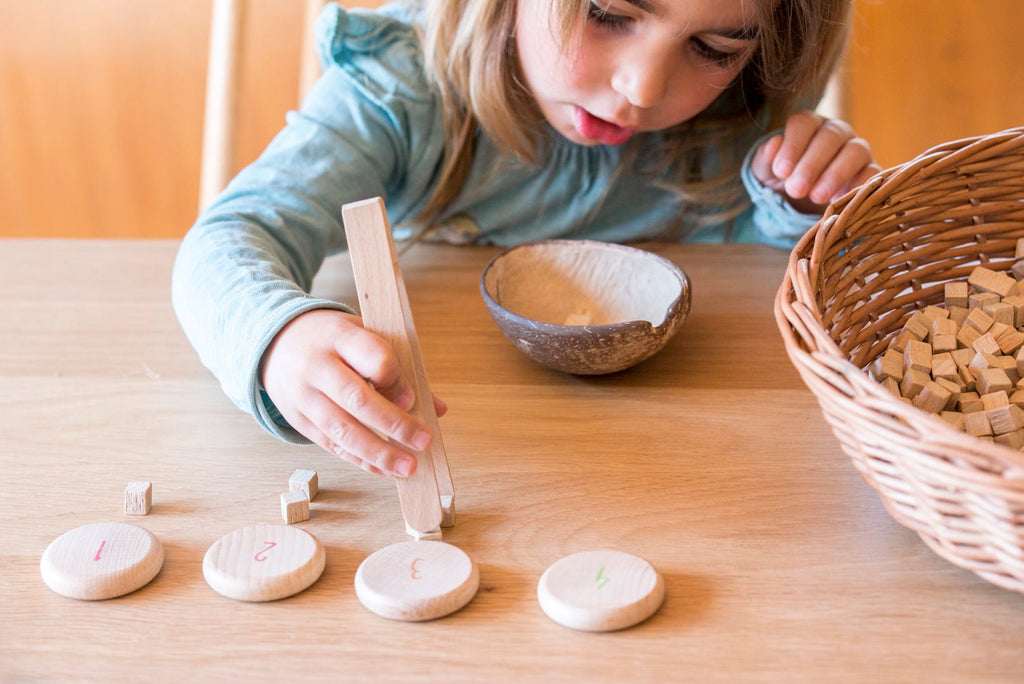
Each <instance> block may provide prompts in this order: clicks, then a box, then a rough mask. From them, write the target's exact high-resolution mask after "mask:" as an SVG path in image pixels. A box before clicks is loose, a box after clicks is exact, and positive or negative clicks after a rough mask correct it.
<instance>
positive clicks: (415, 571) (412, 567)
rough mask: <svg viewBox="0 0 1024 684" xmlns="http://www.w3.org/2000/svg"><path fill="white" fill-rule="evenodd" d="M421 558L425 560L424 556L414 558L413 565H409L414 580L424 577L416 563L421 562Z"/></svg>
mask: <svg viewBox="0 0 1024 684" xmlns="http://www.w3.org/2000/svg"><path fill="white" fill-rule="evenodd" d="M421 560H423V559H422V558H417V559H416V560H414V561H413V562H412V565H410V566H409V569H410V570H412V573H411V577H412V578H413V579H414V580H420V579H423V578H422V577H420V569H419V568H417V567H416V564H417V563H419V562H420V561H421Z"/></svg>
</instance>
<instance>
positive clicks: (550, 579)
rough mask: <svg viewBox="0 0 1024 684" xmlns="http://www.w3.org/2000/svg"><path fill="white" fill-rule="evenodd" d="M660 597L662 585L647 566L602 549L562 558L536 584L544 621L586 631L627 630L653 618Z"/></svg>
mask: <svg viewBox="0 0 1024 684" xmlns="http://www.w3.org/2000/svg"><path fill="white" fill-rule="evenodd" d="M664 598H665V583H664V581H663V580H662V578H661V575H659V574H658V571H657V570H655V569H654V567H653V566H652V565H651V564H650V563H648V562H647V561H645V560H644V559H643V558H639V557H637V556H633V555H631V554H628V553H623V552H621V551H611V550H607V549H602V550H596V551H582V552H580V553H575V554H573V555H571V556H566V557H565V558H563V559H561V560H560V561H558V562H557V563H555V564H554V565H552V566H551V567H549V568H548V569H547V570H546V571H545V572H544V574H543V575H542V576H541V578H540V582H539V583H538V585H537V599H538V601H540V607H541V608H542V609H543V610H544V612H545V613H547V615H548V617H550V618H551V619H552V620H554V621H555V622H557V623H559V624H562V625H565V626H566V627H571V628H572V629H579V630H585V631H588V632H610V631H613V630H616V629H624V628H626V627H632V626H633V625H635V624H637V623H639V622H642V621H644V620H646V619H647V618H649V617H650V616H651V615H653V614H654V612H655V611H656V610H658V607H659V606H660V605H661V602H662V601H663V600H664Z"/></svg>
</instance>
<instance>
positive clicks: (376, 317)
mask: <svg viewBox="0 0 1024 684" xmlns="http://www.w3.org/2000/svg"><path fill="white" fill-rule="evenodd" d="M341 213H342V217H343V218H344V221H345V235H346V237H347V239H348V249H349V253H350V254H351V258H352V270H353V277H354V279H355V285H356V290H357V293H358V296H359V313H360V315H361V316H362V319H363V325H364V326H365V327H366V329H367V330H370V331H372V332H375V333H377V334H378V335H379V336H380V337H382V338H383V339H384V340H385V341H387V342H388V343H389V344H390V345H391V346H392V348H393V349H394V350H395V354H396V355H397V357H398V362H399V365H400V366H401V367H402V373H403V374H404V375H405V377H406V378H408V379H409V381H410V382H411V383H412V385H413V388H414V390H415V393H416V403H415V404H414V405H413V407H412V408H411V409H410V410H409V412H410V413H411V414H412V415H414V416H416V417H418V418H420V419H422V420H423V421H424V422H425V423H426V425H427V427H428V428H429V429H430V431H431V434H432V435H433V438H432V440H431V443H430V446H429V447H428V448H427V449H426V450H424V451H421V452H417V454H416V459H417V463H418V465H417V467H416V471H415V472H413V473H412V475H410V476H408V477H405V478H395V483H396V484H397V485H398V496H399V499H400V500H401V502H402V516H403V517H404V518H405V525H406V529H407V530H408V531H409V533H410V534H412V535H413V536H414V537H416V538H417V539H419V538H422V537H424V536H428V535H429V536H435V535H437V534H439V532H440V528H441V525H442V523H444V522H446V520H445V518H446V516H445V513H444V509H443V508H442V497H444V503H445V505H446V506H447V507H448V508H449V510H450V511H454V496H455V490H454V486H453V485H452V480H451V474H450V472H449V470H448V459H447V457H446V455H445V451H444V443H443V442H442V440H441V430H440V428H439V427H438V424H437V413H436V411H435V409H434V400H433V395H432V394H431V391H430V385H429V383H428V382H427V376H426V370H425V369H424V367H423V356H422V352H421V351H420V344H419V338H418V337H417V335H416V326H415V325H414V323H413V320H412V311H411V310H410V308H409V301H408V294H407V293H406V290H405V282H404V281H403V279H402V269H401V267H400V266H399V264H398V255H397V253H396V252H395V243H394V239H393V238H392V236H391V226H390V225H389V223H388V218H387V213H386V212H385V209H384V202H383V200H381V199H380V198H379V197H377V198H372V199H368V200H363V201H361V202H353V203H351V204H346V205H345V206H344V207H342V209H341ZM447 518H448V520H447V522H448V524H449V525H450V524H453V523H454V519H453V514H452V513H449V514H448V515H447Z"/></svg>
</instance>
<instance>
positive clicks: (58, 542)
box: [39, 522, 164, 601]
mask: <svg viewBox="0 0 1024 684" xmlns="http://www.w3.org/2000/svg"><path fill="white" fill-rule="evenodd" d="M163 564H164V547H163V545H162V544H161V543H160V540H159V539H157V538H156V537H155V536H154V535H153V533H152V532H150V531H149V530H144V529H142V528H141V527H137V526H135V525H129V524H127V523H121V522H107V523H93V524H91V525H83V526H82V527H77V528H75V529H73V530H70V531H68V532H65V533H64V534H62V535H61V536H59V537H57V538H56V539H55V540H53V542H51V543H50V545H49V546H47V547H46V551H44V552H43V557H42V559H41V560H40V562H39V570H40V572H41V573H42V575H43V581H44V582H46V586H48V587H50V589H53V590H54V591H55V592H57V593H58V594H60V595H61V596H67V597H69V598H74V599H84V600H87V601H97V600H102V599H109V598H114V597H115V596H122V595H124V594H128V593H131V592H133V591H135V590H136V589H139V588H141V587H143V586H145V585H146V584H148V583H149V582H150V580H152V579H153V578H154V577H156V575H157V573H158V572H160V568H161V567H163Z"/></svg>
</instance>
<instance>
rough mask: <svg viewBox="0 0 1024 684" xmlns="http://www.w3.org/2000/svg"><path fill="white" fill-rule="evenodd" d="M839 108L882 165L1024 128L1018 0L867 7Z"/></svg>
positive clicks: (1022, 23)
mask: <svg viewBox="0 0 1024 684" xmlns="http://www.w3.org/2000/svg"><path fill="white" fill-rule="evenodd" d="M852 28H853V35H852V40H851V44H850V46H849V50H848V51H847V57H846V61H845V65H844V68H843V76H842V81H843V86H842V88H841V94H840V100H841V105H840V110H841V112H842V113H843V114H844V115H845V117H846V118H847V119H848V120H849V121H850V123H852V124H853V126H854V128H855V129H856V130H857V133H858V134H859V135H861V136H862V137H863V138H864V139H865V140H867V141H868V142H869V143H870V144H871V147H872V150H873V151H874V153H875V157H876V158H877V159H878V161H879V162H880V163H881V164H882V167H883V168H886V167H889V166H892V165H895V164H900V163H903V162H905V161H909V160H910V159H912V158H913V157H915V156H917V155H918V154H920V153H921V152H924V151H925V150H926V149H928V148H930V147H932V146H933V145H938V144H939V143H942V142H946V141H949V140H958V139H960V138H966V137H969V136H974V135H984V134H987V133H994V132H996V131H1000V130H1003V129H1006V128H1010V127H1012V126H1019V125H1020V124H1021V121H1024V97H1021V95H1020V93H1021V91H1022V90H1024V72H1022V70H1021V69H1020V64H1022V63H1024V41H1021V40H1020V35H1021V32H1022V31H1024V12H1022V11H1021V7H1020V3H1019V2H1018V0H983V2H977V0H945V1H944V2H942V3H935V2H930V1H929V0H900V1H899V2H886V1H885V0H861V1H860V2H857V3H855V7H854V16H853V27H852Z"/></svg>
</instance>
